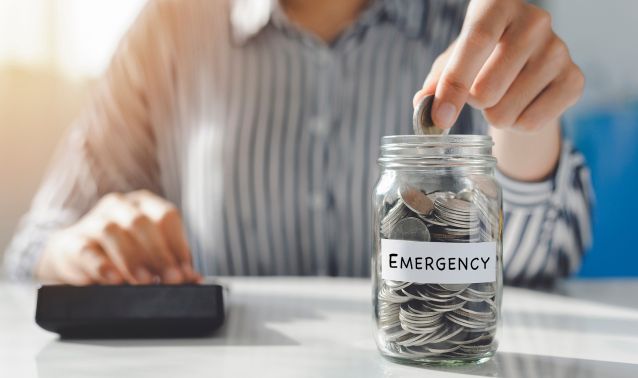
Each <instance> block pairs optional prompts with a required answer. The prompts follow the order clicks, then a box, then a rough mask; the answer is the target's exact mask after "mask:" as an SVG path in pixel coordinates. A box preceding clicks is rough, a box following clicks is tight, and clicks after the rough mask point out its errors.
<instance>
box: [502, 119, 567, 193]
mask: <svg viewBox="0 0 638 378" xmlns="http://www.w3.org/2000/svg"><path fill="white" fill-rule="evenodd" d="M490 135H492V138H494V149H493V151H494V156H495V157H496V159H497V160H498V168H499V169H500V170H501V172H503V173H504V174H505V175H507V176H509V177H511V178H513V179H516V180H521V181H540V180H543V179H544V178H546V177H547V176H548V175H550V174H551V173H552V172H553V171H554V169H555V167H556V164H557V163H558V158H559V156H560V146H561V134H560V122H559V121H558V120H557V121H555V122H552V123H551V124H550V125H547V126H545V127H543V128H541V129H538V130H537V131H535V132H531V133H530V132H529V131H516V130H512V129H496V128H494V127H490Z"/></svg>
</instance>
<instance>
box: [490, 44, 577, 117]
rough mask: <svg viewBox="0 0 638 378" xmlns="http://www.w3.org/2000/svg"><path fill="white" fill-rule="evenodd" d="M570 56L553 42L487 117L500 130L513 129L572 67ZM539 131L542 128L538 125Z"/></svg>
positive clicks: (525, 69)
mask: <svg viewBox="0 0 638 378" xmlns="http://www.w3.org/2000/svg"><path fill="white" fill-rule="evenodd" d="M570 62H571V59H570V57H569V52H568V51H567V47H566V46H565V44H564V43H563V42H562V41H560V39H558V38H556V39H553V40H552V41H551V42H550V43H549V45H548V46H547V47H545V48H543V49H542V52H541V53H540V54H539V55H538V56H536V57H532V59H531V60H530V61H529V62H528V64H527V65H526V66H525V67H524V68H523V70H522V71H521V72H520V74H519V75H518V77H517V78H516V79H515V81H514V83H512V85H511V86H510V88H509V89H508V90H507V92H506V94H505V95H504V96H503V98H501V99H500V100H499V102H498V103H497V104H496V105H495V106H493V107H491V108H488V109H485V110H484V112H483V114H484V116H485V119H486V120H487V121H488V122H489V124H490V125H492V126H494V127H496V128H505V127H511V126H513V125H515V124H516V121H517V120H518V118H519V117H520V115H521V114H522V113H523V111H524V110H525V109H526V108H527V107H528V106H529V105H530V104H531V103H532V101H534V99H535V98H537V97H538V95H539V94H540V93H541V92H542V91H543V90H544V89H545V88H546V87H547V86H548V85H549V84H550V83H551V82H552V81H554V80H555V79H556V77H557V76H559V75H560V73H561V71H562V70H564V67H565V65H566V64H571V63H570ZM536 126H537V127H539V126H541V124H538V125H536Z"/></svg>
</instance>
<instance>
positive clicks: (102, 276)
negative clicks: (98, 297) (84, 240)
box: [77, 243, 124, 285]
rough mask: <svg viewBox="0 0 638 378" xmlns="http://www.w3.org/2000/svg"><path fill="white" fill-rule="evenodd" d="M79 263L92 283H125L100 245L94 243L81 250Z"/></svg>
mask: <svg viewBox="0 0 638 378" xmlns="http://www.w3.org/2000/svg"><path fill="white" fill-rule="evenodd" d="M77 262H78V265H79V266H80V267H81V269H82V271H83V273H84V274H85V276H86V277H87V278H88V279H90V280H91V283H97V284H103V285H119V284H122V283H124V278H123V277H122V275H121V274H120V273H119V272H118V270H117V268H116V267H115V265H113V263H112V262H111V260H110V259H109V258H108V257H107V256H106V253H105V252H104V251H103V250H102V248H101V247H100V246H99V244H98V243H92V245H89V246H86V247H85V248H83V249H81V250H80V252H79V256H78V259H77Z"/></svg>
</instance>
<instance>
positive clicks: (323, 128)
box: [308, 117, 330, 138]
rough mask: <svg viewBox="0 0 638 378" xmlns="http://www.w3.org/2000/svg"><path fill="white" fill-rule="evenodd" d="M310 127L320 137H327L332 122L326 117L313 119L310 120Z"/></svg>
mask: <svg viewBox="0 0 638 378" xmlns="http://www.w3.org/2000/svg"><path fill="white" fill-rule="evenodd" d="M308 127H309V128H310V130H311V131H312V132H313V133H314V134H315V135H317V136H319V137H322V138H324V137H326V136H327V135H328V133H329V132H330V121H329V120H327V119H326V117H313V118H311V119H310V120H308Z"/></svg>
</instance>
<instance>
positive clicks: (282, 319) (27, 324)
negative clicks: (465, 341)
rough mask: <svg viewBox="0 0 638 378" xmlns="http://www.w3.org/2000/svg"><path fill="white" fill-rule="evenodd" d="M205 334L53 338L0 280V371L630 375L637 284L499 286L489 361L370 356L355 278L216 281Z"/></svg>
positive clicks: (635, 355) (69, 374)
mask: <svg viewBox="0 0 638 378" xmlns="http://www.w3.org/2000/svg"><path fill="white" fill-rule="evenodd" d="M222 282H223V283H225V284H228V285H229V286H230V290H231V291H230V295H229V297H228V300H229V304H230V307H229V314H228V315H229V316H228V319H227V322H226V324H225V326H224V327H223V328H222V329H221V330H220V331H219V332H218V333H216V334H215V335H214V336H213V337H209V338H203V339H181V340H179V339H169V340H109V341H104V340H91V341H60V340H59V339H58V337H57V335H55V334H52V333H48V332H46V331H43V330H41V329H39V328H38V327H37V326H36V325H35V323H34V321H33V317H34V313H35V312H34V311H35V289H36V286H33V285H16V284H8V283H2V284H0V377H39V378H50V377H64V378H74V377H82V378H86V377H116V378H126V377H136V378H143V377H153V378H158V377H278V378H279V377H366V378H373V377H452V376H462V375H468V374H470V375H479V376H498V377H500V376H506V377H605V378H607V377H638V294H637V293H638V280H636V281H631V280H626V281H570V282H566V283H565V284H564V285H562V286H561V287H560V290H559V291H560V292H561V293H562V294H547V293H540V292H533V291H528V290H522V289H515V288H506V290H505V293H504V298H503V327H502V332H501V343H500V348H499V352H498V353H497V355H496V357H495V358H494V359H492V360H491V361H489V362H487V363H485V364H483V365H478V366H476V365H471V366H466V367H462V368H454V369H451V368H445V369H444V368H436V369H433V368H427V369H426V368H419V367H411V366H404V365H398V364H396V363H393V362H390V361H387V360H385V359H384V358H382V357H381V356H380V355H379V353H378V352H377V350H376V347H375V344H374V339H373V326H372V317H371V302H370V296H371V295H370V284H369V282H368V281H367V280H347V279H325V278H319V279H317V278H309V279H300V278H282V279H273V278H255V279H245V278H242V279H222Z"/></svg>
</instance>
